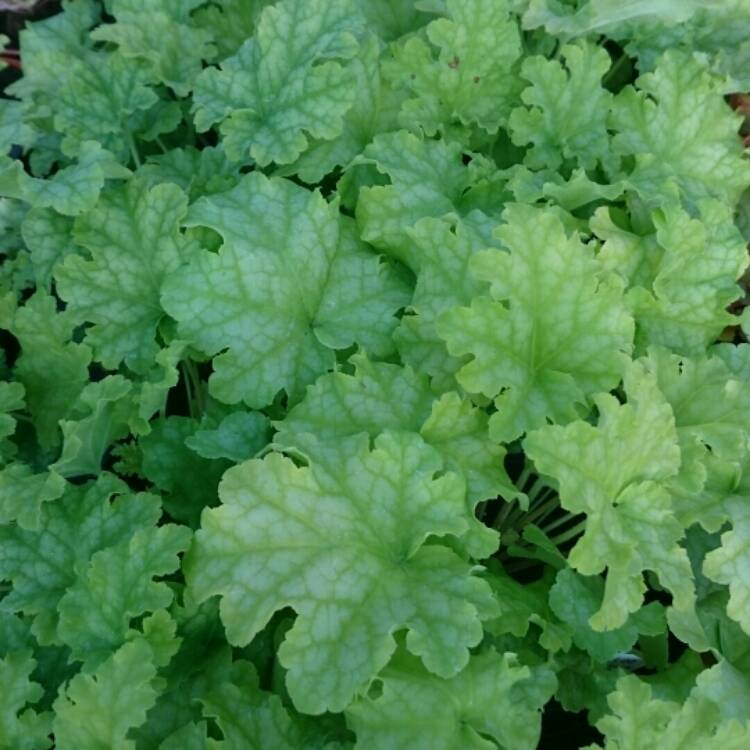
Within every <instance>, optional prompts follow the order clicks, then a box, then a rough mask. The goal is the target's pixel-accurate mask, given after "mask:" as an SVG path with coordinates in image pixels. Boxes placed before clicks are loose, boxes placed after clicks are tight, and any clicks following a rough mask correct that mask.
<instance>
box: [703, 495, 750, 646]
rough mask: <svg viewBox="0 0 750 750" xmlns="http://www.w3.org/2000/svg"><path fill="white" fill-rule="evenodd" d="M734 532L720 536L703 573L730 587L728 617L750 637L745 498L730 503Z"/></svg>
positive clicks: (749, 514) (749, 529) (749, 515)
mask: <svg viewBox="0 0 750 750" xmlns="http://www.w3.org/2000/svg"><path fill="white" fill-rule="evenodd" d="M727 511H728V513H729V517H730V518H731V522H732V529H731V531H727V532H726V533H724V534H722V535H721V547H720V548H719V549H716V550H713V551H712V552H709V553H708V554H707V555H706V559H705V562H704V564H703V572H704V573H705V574H706V575H707V576H708V577H709V578H710V579H711V580H713V581H717V582H718V583H723V584H726V585H728V586H729V604H728V605H727V614H728V615H729V616H730V617H731V618H732V619H734V620H736V621H737V622H739V624H740V625H741V626H742V629H743V630H744V631H745V633H748V634H750V611H749V609H748V606H749V604H750V578H749V577H748V575H747V570H748V565H750V511H749V510H748V507H747V502H746V498H745V497H741V496H736V497H733V498H731V499H730V500H728V501H727Z"/></svg>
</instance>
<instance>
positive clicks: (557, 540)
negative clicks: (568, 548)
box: [551, 518, 587, 547]
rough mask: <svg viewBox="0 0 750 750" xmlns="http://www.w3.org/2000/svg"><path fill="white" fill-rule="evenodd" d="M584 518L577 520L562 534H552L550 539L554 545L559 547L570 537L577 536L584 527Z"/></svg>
mask: <svg viewBox="0 0 750 750" xmlns="http://www.w3.org/2000/svg"><path fill="white" fill-rule="evenodd" d="M586 520H587V519H585V518H584V519H583V520H581V521H579V522H578V523H577V524H576V525H575V526H573V527H572V528H570V529H568V530H567V531H563V533H562V534H558V535H557V536H553V537H552V539H551V541H552V543H553V544H554V545H555V546H556V547H559V546H560V545H561V544H565V542H568V541H570V540H571V539H573V538H575V537H577V536H578V535H579V534H581V533H582V532H583V531H585V529H586Z"/></svg>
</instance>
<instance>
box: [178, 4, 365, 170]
mask: <svg viewBox="0 0 750 750" xmlns="http://www.w3.org/2000/svg"><path fill="white" fill-rule="evenodd" d="M360 24H361V19H360V17H359V16H358V14H357V13H356V12H355V10H354V8H353V6H352V5H351V3H349V2H346V0H282V2H279V3H277V4H276V5H274V6H268V7H266V8H264V10H263V12H262V13H261V16H260V18H259V20H258V23H257V29H256V34H255V36H253V37H252V38H251V39H248V40H247V41H246V42H245V43H244V44H243V46H242V47H241V48H240V50H239V51H238V52H237V54H236V55H235V56H234V57H231V58H229V59H228V60H225V61H224V62H223V63H222V66H221V68H220V69H217V68H208V69H207V70H205V71H204V72H203V73H202V74H201V75H200V76H199V78H198V79H197V81H196V84H195V92H194V98H193V101H194V109H195V123H196V127H197V129H198V130H199V131H204V130H207V129H208V128H209V127H210V126H211V125H213V124H215V123H217V122H219V123H221V125H220V130H221V132H222V134H223V136H224V147H225V149H226V151H227V155H228V156H229V157H230V158H231V159H234V160H237V161H239V160H243V159H245V158H246V157H247V156H251V157H252V158H253V159H254V160H255V161H256V162H258V164H260V165H262V166H265V165H267V164H269V163H271V162H277V163H279V164H288V163H290V162H292V161H294V160H295V159H297V158H298V157H299V155H300V154H301V153H302V152H303V151H304V150H305V149H306V147H307V145H308V140H309V138H323V139H330V138H335V137H336V136H337V135H339V133H341V130H342V128H343V120H342V118H343V116H344V114H345V113H346V111H347V110H348V109H349V107H350V106H351V104H352V101H353V98H354V91H353V89H352V82H353V78H352V73H351V70H350V69H349V68H348V67H347V65H346V63H347V61H348V60H350V59H351V58H352V57H354V56H355V55H356V53H357V48H358V44H357V38H356V36H355V34H356V33H357V32H358V30H359V27H360Z"/></svg>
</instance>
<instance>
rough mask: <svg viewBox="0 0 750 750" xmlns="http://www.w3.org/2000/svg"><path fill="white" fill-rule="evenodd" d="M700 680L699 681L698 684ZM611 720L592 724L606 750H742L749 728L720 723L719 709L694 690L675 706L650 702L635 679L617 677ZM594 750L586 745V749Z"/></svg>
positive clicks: (642, 684) (647, 692) (646, 688)
mask: <svg viewBox="0 0 750 750" xmlns="http://www.w3.org/2000/svg"><path fill="white" fill-rule="evenodd" d="M699 679H700V678H699ZM608 701H609V704H610V707H611V709H612V715H609V716H605V717H604V718H603V719H601V720H600V721H599V722H597V725H596V726H597V728H598V729H599V730H600V731H601V732H603V733H604V734H605V736H606V743H605V745H604V747H605V748H607V750H639V749H640V748H645V747H659V748H668V749H669V750H672V749H674V750H678V748H684V747H700V748H706V750H742V748H744V747H746V746H747V743H748V741H750V725H748V724H747V723H745V724H744V726H743V724H741V723H740V722H739V721H737V720H730V721H722V718H723V717H722V716H721V713H720V710H719V707H718V706H717V705H716V704H715V703H714V702H713V701H711V700H709V698H708V697H707V696H705V695H701V690H700V688H695V689H694V690H693V692H692V694H691V696H690V697H689V698H688V699H687V701H686V702H685V703H684V704H683V705H682V706H680V705H679V704H676V703H672V702H669V701H663V700H658V699H655V698H654V697H653V696H652V694H651V687H650V686H649V685H648V684H646V683H645V682H641V681H640V680H639V679H638V678H637V677H635V676H632V675H631V676H628V677H623V678H622V679H620V680H619V681H618V683H617V690H616V691H615V692H614V693H612V694H611V695H610V696H609V698H608ZM596 747H599V745H591V746H590V749H589V750H591V749H592V748H596Z"/></svg>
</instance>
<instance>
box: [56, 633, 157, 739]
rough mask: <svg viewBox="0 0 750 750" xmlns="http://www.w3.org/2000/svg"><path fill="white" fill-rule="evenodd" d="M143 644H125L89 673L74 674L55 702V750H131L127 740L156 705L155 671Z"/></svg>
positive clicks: (141, 642) (147, 647)
mask: <svg viewBox="0 0 750 750" xmlns="http://www.w3.org/2000/svg"><path fill="white" fill-rule="evenodd" d="M152 659H153V656H152V653H151V649H150V647H149V646H148V644H147V643H146V642H145V641H144V640H139V641H133V642H132V643H126V644H125V645H124V646H122V648H120V649H119V650H118V651H117V652H115V653H114V654H113V655H112V656H111V657H110V658H109V659H107V661H105V662H104V663H103V664H101V665H100V667H99V668H98V669H97V671H96V672H94V673H93V674H79V675H76V676H75V677H74V678H73V679H72V680H71V681H70V684H69V685H68V687H67V689H66V690H65V692H64V693H63V694H61V695H60V697H59V698H58V699H57V700H56V701H55V704H54V709H55V714H56V716H55V721H54V724H53V730H54V733H55V741H56V748H57V749H58V750H83V749H84V748H85V750H89V749H90V750H100V749H101V750H104V748H107V750H135V742H133V741H132V740H129V739H126V738H127V734H128V732H129V731H130V729H131V728H133V727H137V726H139V725H140V724H142V723H143V722H144V721H145V719H146V712H147V711H148V710H149V709H150V708H151V706H153V705H154V702H155V701H156V696H157V690H156V688H155V686H154V684H153V680H154V677H155V676H156V667H155V666H154V664H153V661H152Z"/></svg>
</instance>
